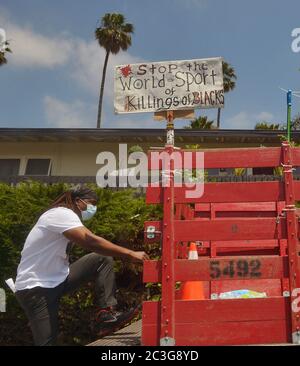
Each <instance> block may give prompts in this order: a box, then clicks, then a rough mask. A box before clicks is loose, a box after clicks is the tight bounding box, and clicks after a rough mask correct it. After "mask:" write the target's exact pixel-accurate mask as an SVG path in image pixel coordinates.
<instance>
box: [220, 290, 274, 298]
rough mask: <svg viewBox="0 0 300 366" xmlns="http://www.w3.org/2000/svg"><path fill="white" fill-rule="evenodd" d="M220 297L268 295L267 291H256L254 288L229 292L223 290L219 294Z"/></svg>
mask: <svg viewBox="0 0 300 366" xmlns="http://www.w3.org/2000/svg"><path fill="white" fill-rule="evenodd" d="M218 297H219V299H253V298H258V297H267V294H266V293H265V292H256V291H252V290H246V289H243V290H234V291H228V292H222V293H220V295H219V296H218Z"/></svg>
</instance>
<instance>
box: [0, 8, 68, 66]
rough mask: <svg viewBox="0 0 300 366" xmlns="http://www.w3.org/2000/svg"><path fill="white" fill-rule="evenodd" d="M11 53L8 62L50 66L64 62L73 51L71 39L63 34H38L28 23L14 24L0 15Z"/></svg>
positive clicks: (6, 17)
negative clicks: (53, 35)
mask: <svg viewBox="0 0 300 366" xmlns="http://www.w3.org/2000/svg"><path fill="white" fill-rule="evenodd" d="M0 25H1V27H2V28H4V29H5V30H6V35H7V39H8V40H10V47H11V49H12V50H13V54H12V55H9V64H12V65H15V66H21V67H46V68H52V67H55V66H58V65H63V64H65V63H66V62H67V61H68V60H69V58H70V56H71V53H72V52H73V41H72V40H70V39H68V38H66V37H65V36H63V35H57V36H55V37H48V36H45V35H41V34H38V33H37V32H35V31H34V30H33V29H32V28H31V27H30V26H29V25H26V26H19V25H17V24H14V23H13V22H12V21H11V20H10V18H9V17H8V16H7V15H4V16H3V15H1V16H0Z"/></svg>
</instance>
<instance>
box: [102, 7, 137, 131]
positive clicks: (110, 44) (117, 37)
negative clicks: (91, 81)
mask: <svg viewBox="0 0 300 366" xmlns="http://www.w3.org/2000/svg"><path fill="white" fill-rule="evenodd" d="M133 31H134V28H133V25H132V24H130V23H125V18H124V16H123V15H122V14H117V13H107V14H105V15H104V16H103V17H102V20H101V26H100V27H98V28H96V30H95V37H96V40H97V41H98V43H99V45H100V46H101V47H103V48H104V49H105V51H106V55H105V60H104V66H103V71H102V80H101V86H100V96H99V105H98V117H97V128H100V126H101V112H102V101H103V93H104V84H105V76H106V68H107V63H108V58H109V55H110V53H112V54H113V55H116V54H117V53H119V51H120V50H121V49H122V50H123V51H126V50H127V49H128V47H130V46H131V33H133Z"/></svg>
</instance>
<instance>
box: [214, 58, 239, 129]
mask: <svg viewBox="0 0 300 366" xmlns="http://www.w3.org/2000/svg"><path fill="white" fill-rule="evenodd" d="M222 67H223V86H224V93H228V92H230V91H231V90H233V89H234V88H235V80H236V75H235V71H234V68H233V67H232V66H231V65H230V64H229V63H227V62H226V61H223V63H222ZM220 117H221V108H218V116H217V128H220Z"/></svg>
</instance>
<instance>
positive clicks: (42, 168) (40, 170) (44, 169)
mask: <svg viewBox="0 0 300 366" xmlns="http://www.w3.org/2000/svg"><path fill="white" fill-rule="evenodd" d="M50 161H51V160H50V159H28V161H27V165H26V170H25V175H49V173H50V169H49V168H50Z"/></svg>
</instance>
